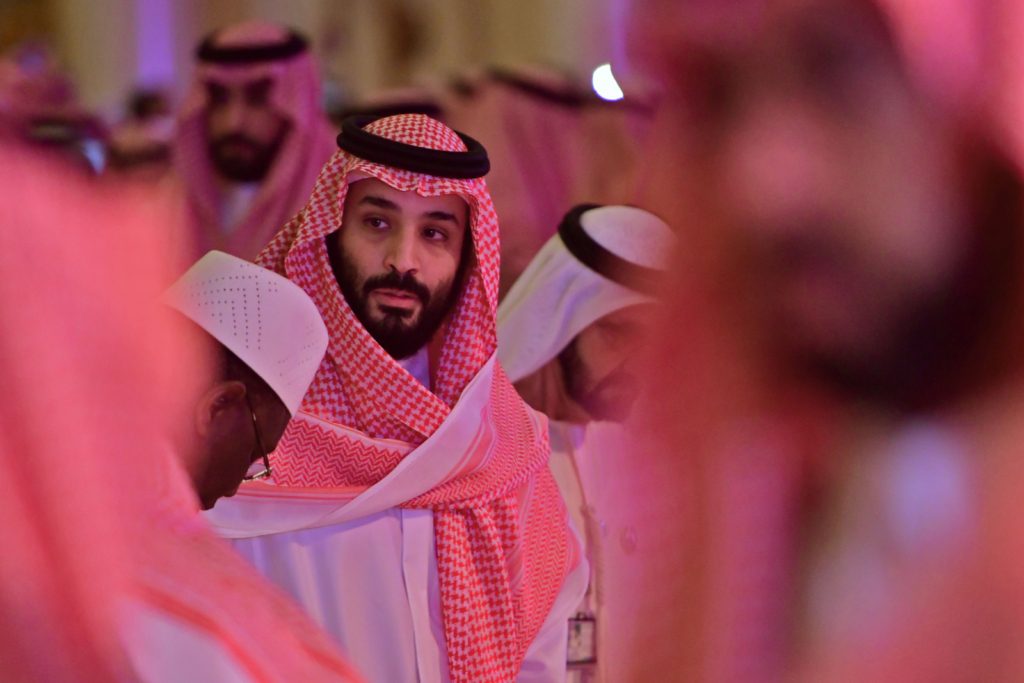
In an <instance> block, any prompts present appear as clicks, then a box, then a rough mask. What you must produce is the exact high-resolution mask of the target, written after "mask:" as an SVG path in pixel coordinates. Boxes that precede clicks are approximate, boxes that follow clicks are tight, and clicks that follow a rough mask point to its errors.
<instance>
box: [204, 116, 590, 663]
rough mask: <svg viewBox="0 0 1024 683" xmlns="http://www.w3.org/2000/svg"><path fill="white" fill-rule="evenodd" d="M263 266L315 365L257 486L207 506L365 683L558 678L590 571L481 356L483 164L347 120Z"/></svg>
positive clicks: (468, 146) (527, 418)
mask: <svg viewBox="0 0 1024 683" xmlns="http://www.w3.org/2000/svg"><path fill="white" fill-rule="evenodd" d="M338 144H339V146H340V147H341V150H340V151H338V152H337V153H336V154H335V155H334V157H333V158H332V159H331V161H329V162H328V164H327V166H326V167H325V168H324V171H323V173H321V175H320V178H319V180H318V183H317V186H316V188H315V189H314V190H313V196H312V197H311V198H310V201H309V204H308V205H307V207H306V208H305V210H304V211H303V212H302V213H301V214H300V215H299V216H297V217H296V218H295V220H293V221H292V222H290V223H289V224H288V225H287V226H286V227H285V228H284V230H282V231H281V233H279V234H278V236H277V237H276V238H275V239H274V241H273V242H272V243H271V244H270V246H269V247H268V248H267V250H266V251H265V252H264V253H263V254H262V255H261V256H260V262H261V263H262V264H264V265H266V266H268V267H270V268H272V269H274V270H275V271H277V272H279V273H282V274H284V275H285V276H286V277H288V278H289V279H290V280H292V281H293V282H295V283H296V284H298V285H299V286H300V287H302V288H303V289H304V290H305V291H306V292H307V293H308V294H309V295H310V296H311V297H312V298H313V300H314V302H315V303H316V305H317V307H318V308H319V310H320V312H321V314H322V315H323V317H324V320H325V321H326V323H327V326H328V330H329V331H330V345H329V348H328V355H327V358H325V360H324V362H323V364H322V365H321V367H320V371H319V372H318V374H317V376H316V378H315V379H314V381H313V386H312V388H311V389H310V392H309V394H308V395H307V396H306V398H305V400H304V401H303V404H302V408H301V409H300V411H299V413H298V414H297V415H296V418H295V419H294V420H293V422H292V424H291V425H290V426H289V428H288V430H287V431H286V432H285V434H284V436H283V438H282V439H281V443H280V445H279V446H278V448H277V450H276V451H275V452H274V453H273V454H272V455H271V457H270V462H271V466H272V468H273V471H274V474H273V485H270V484H267V483H260V482H255V483H252V484H245V485H243V486H242V488H241V490H240V491H239V493H238V495H236V496H235V497H233V498H231V499H228V500H224V501H222V502H221V503H220V504H219V505H218V506H217V507H216V508H214V510H212V511H211V513H209V518H210V519H211V520H212V521H213V523H214V524H215V526H216V527H217V528H218V530H219V531H220V532H221V533H222V534H223V535H225V536H227V537H230V538H235V539H238V540H236V541H235V547H236V548H237V549H238V550H239V551H240V552H242V553H243V554H244V555H245V556H247V557H248V558H250V559H251V560H252V561H253V562H254V563H255V565H256V566H257V567H259V568H260V569H261V570H262V571H263V572H264V573H265V574H266V575H267V576H269V577H270V578H272V579H273V580H274V581H275V582H277V583H278V584H279V585H281V586H283V587H284V588H285V589H286V590H288V591H289V592H290V593H291V594H292V595H294V596H295V597H296V598H297V599H298V600H299V601H300V602H301V603H302V604H303V605H304V606H305V607H306V609H308V610H309V611H310V613H311V614H313V615H314V617H315V618H316V619H317V620H318V621H319V622H320V623H322V624H323V625H324V626H325V627H326V628H327V630H328V631H329V632H330V633H332V634H333V635H334V636H335V637H336V638H337V639H338V640H339V641H340V642H341V643H342V644H343V645H344V646H345V647H346V649H347V650H348V651H349V652H350V653H351V654H352V656H353V657H355V658H356V662H357V665H358V666H359V668H360V670H361V671H362V672H363V673H364V674H365V675H366V676H367V677H368V679H369V680H371V681H377V682H380V683H385V682H390V681H416V680H418V681H449V680H450V681H457V682H460V683H462V682H464V683H470V682H472V683H481V682H487V681H513V680H519V681H531V680H537V681H554V680H561V679H564V676H565V653H566V637H565V624H566V620H567V619H568V618H569V615H570V613H571V612H572V610H573V609H574V608H575V607H576V605H577V604H578V602H579V599H580V597H581V596H582V594H583V590H584V588H585V583H586V562H585V561H582V559H581V558H580V556H579V547H578V544H577V542H576V540H575V538H574V537H573V535H572V534H571V533H570V530H569V527H568V521H567V513H566V510H565V506H564V505H563V504H562V501H561V498H560V496H559V495H558V488H557V485H556V484H555V481H554V479H553V478H552V476H551V474H550V471H549V470H548V468H547V462H548V452H549V448H548V442H547V430H546V424H545V420H544V418H543V417H542V416H540V415H539V414H537V413H535V412H534V411H532V410H531V409H530V408H529V407H528V406H527V405H526V404H525V403H523V401H522V399H520V398H519V396H518V395H517V394H516V393H515V390H514V389H513V388H512V385H511V383H510V382H509V381H508V378H507V377H506V375H505V373H504V371H503V370H502V369H501V365H500V364H499V363H498V362H497V360H496V358H495V348H496V341H497V339H496V337H497V335H496V332H495V311H496V309H497V296H498V219H497V215H496V213H495V210H494V206H493V205H492V203H491V197H490V193H489V192H488V190H487V186H486V184H485V183H484V180H483V176H484V175H485V174H486V173H487V171H488V169H489V162H488V157H487V152H486V151H485V150H484V148H483V147H482V146H481V145H480V143H478V142H476V141H475V140H473V139H472V138H470V137H468V136H464V135H461V134H459V133H456V132H455V131H453V130H452V129H450V128H448V127H447V126H445V125H444V124H442V123H440V122H438V121H436V120H434V119H431V118H429V117H427V116H424V115H421V114H403V115H398V116H390V117H386V118H383V119H377V120H368V119H361V118H359V117H356V118H353V119H348V120H346V121H345V123H344V124H343V126H342V133H341V135H340V137H339V138H338Z"/></svg>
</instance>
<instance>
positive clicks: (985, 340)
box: [797, 143, 1024, 412]
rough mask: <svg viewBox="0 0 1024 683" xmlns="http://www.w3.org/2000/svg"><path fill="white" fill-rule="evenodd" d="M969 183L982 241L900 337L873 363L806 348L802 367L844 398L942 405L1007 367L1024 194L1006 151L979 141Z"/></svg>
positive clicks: (922, 301)
mask: <svg viewBox="0 0 1024 683" xmlns="http://www.w3.org/2000/svg"><path fill="white" fill-rule="evenodd" d="M968 163H969V164H970V165H969V168H970V170H971V173H969V174H968V179H967V183H968V185H967V193H968V202H969V208H970V210H971V213H970V215H969V221H970V224H969V225H968V226H966V227H965V230H966V231H967V232H968V233H969V234H971V235H973V236H974V242H973V244H971V245H970V246H969V248H968V250H967V252H966V253H965V254H964V258H963V261H962V262H961V264H960V267H959V268H958V269H957V271H956V272H955V274H954V275H953V276H952V277H950V279H949V280H948V281H947V282H946V283H944V286H942V287H941V288H940V289H938V290H937V291H933V292H930V293H928V294H927V295H925V296H922V297H920V298H919V299H917V300H916V301H914V302H912V303H911V304H910V305H909V306H908V307H907V309H906V310H905V311H904V314H903V316H902V318H901V319H900V320H899V321H898V323H897V326H896V330H895V331H896V334H895V335H894V337H893V342H892V343H891V344H890V345H889V346H888V348H886V349H885V350H884V352H883V353H882V354H881V356H880V357H876V358H873V359H871V361H870V362H848V361H847V360H845V359H840V358H835V357H832V356H828V355H825V354H820V353H817V354H807V355H805V356H804V357H803V358H802V359H800V360H798V361H797V362H798V364H801V362H800V361H802V370H803V371H804V372H806V373H807V374H808V375H809V376H810V377H813V378H816V379H818V380H820V381H822V382H824V383H825V384H826V385H828V386H831V387H832V388H833V389H836V390H838V391H839V392H840V393H841V394H844V395H846V396H847V397H849V398H853V399H856V400H863V401H866V402H868V403H874V404H881V405H886V406H889V407H891V408H895V409H896V410H898V411H902V412H923V411H927V410H933V409H935V408H936V407H938V406H941V405H942V404H944V403H947V402H949V401H951V400H953V399H955V398H956V397H957V396H959V395H962V394H964V393H965V392H968V391H971V390H972V389H973V388H975V387H977V386H979V385H982V384H984V383H985V382H988V381H992V380H993V379H994V377H997V376H998V375H999V374H1000V373H1002V372H1004V369H1003V368H1001V367H998V364H999V363H1000V362H1001V359H998V358H997V354H996V353H993V349H992V347H993V346H997V345H998V343H999V340H1000V339H1004V338H1005V337H1006V334H1007V329H1006V328H1007V326H1008V325H1009V324H1011V321H1012V318H1013V315H1014V314H1015V313H1016V311H1017V310H1018V309H1017V306H1018V305H1019V300H1018V297H1017V292H1018V283H1019V281H1020V277H1021V269H1020V266H1019V264H1018V261H1017V258H1018V254H1019V253H1020V244H1021V239H1022V237H1024V234H1022V217H1024V201H1022V200H1024V193H1022V186H1021V182H1020V179H1019V177H1018V176H1017V172H1016V169H1015V167H1014V166H1013V165H1012V164H1011V163H1010V162H1009V161H1008V160H1007V159H1006V158H1005V157H1004V156H1003V155H1002V154H1001V153H999V152H996V151H994V150H992V149H991V148H989V147H988V146H986V145H984V144H981V143H976V144H974V145H972V146H971V147H970V155H969V156H968Z"/></svg>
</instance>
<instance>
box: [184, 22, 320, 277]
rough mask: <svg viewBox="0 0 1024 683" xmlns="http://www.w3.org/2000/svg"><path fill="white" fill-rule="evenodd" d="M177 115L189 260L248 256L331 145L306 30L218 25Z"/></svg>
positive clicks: (293, 206) (300, 195)
mask: <svg viewBox="0 0 1024 683" xmlns="http://www.w3.org/2000/svg"><path fill="white" fill-rule="evenodd" d="M196 58H197V60H198V68H197V71H196V75H195V78H194V81H193V85H192V88H191V91H190V93H189V94H188V96H187V98H186V101H185V103H184V105H183V107H182V110H181V113H180V114H179V117H178V132H177V137H176V139H175V141H174V164H175V167H176V169H177V176H178V178H179V181H180V182H181V183H182V185H183V191H184V195H185V202H186V204H187V209H188V210H187V216H186V224H187V225H188V226H189V227H190V229H189V234H188V235H187V237H186V239H185V240H184V241H185V243H184V244H180V245H177V247H176V248H177V249H179V250H180V251H181V254H182V256H181V257H182V258H183V259H184V260H185V262H187V263H191V262H193V261H194V260H195V258H196V257H198V255H200V254H204V253H206V252H207V251H209V250H210V249H219V250H221V251H225V252H228V253H230V254H232V255H235V256H239V257H241V258H245V259H249V260H252V259H253V258H255V257H256V255H257V254H258V253H259V252H260V250H261V249H262V248H263V247H264V246H266V244H267V242H269V241H270V238H271V237H273V235H274V233H276V232H277V231H278V229H280V227H281V226H282V225H284V223H285V222H287V221H288V219H290V218H291V217H292V216H293V215H295V213H296V212H297V211H298V210H299V209H301V208H302V205H303V203H304V202H305V200H306V198H307V197H308V196H309V191H310V189H312V187H313V183H314V181H315V180H316V175H317V173H318V172H319V170H320V167H321V166H323V163H324V162H325V161H326V160H327V158H328V157H329V156H330V155H331V152H332V151H333V137H334V131H333V129H332V127H331V124H330V122H329V121H328V120H327V117H326V115H325V114H324V112H323V109H322V104H321V85H320V76H319V73H318V70H317V67H316V63H315V61H314V59H313V56H312V55H311V54H310V52H309V47H308V45H307V43H306V41H305V39H304V38H302V37H301V36H299V35H298V34H296V33H294V32H291V31H289V30H287V29H285V28H283V27H281V26H277V25H274V24H268V23H265V22H258V21H250V22H245V23H242V24H238V25H236V26H232V27H229V28H225V29H222V30H220V31H217V32H215V33H213V34H212V35H210V36H209V37H207V38H206V39H205V40H204V41H203V42H202V43H201V44H200V46H199V48H198V50H197V52H196Z"/></svg>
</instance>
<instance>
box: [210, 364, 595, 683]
mask: <svg viewBox="0 0 1024 683" xmlns="http://www.w3.org/2000/svg"><path fill="white" fill-rule="evenodd" d="M414 358H415V357H414ZM410 362H413V361H410ZM414 364H415V363H414ZM410 370H411V371H412V372H413V374H414V375H418V374H420V373H419V372H417V371H416V370H415V369H414V368H413V367H410ZM421 381H422V380H421ZM474 390H476V391H481V392H486V391H488V390H489V384H480V383H477V382H472V383H471V384H470V386H469V387H467V389H466V392H465V393H464V395H463V398H464V399H466V398H467V396H468V395H469V394H470V393H471V392H472V391H474ZM484 396H486V394H482V395H481V396H480V397H479V398H473V397H469V398H468V400H469V401H470V402H472V401H483V400H486V398H484ZM446 426H447V427H451V425H448V424H447V423H446ZM442 429H444V428H442ZM424 451H425V449H423V448H422V447H421V448H418V449H416V450H414V451H412V452H411V453H410V454H409V455H407V456H406V457H405V458H404V459H403V461H402V465H400V466H399V468H396V470H395V472H393V473H392V474H391V475H389V476H388V477H387V478H385V480H383V481H382V482H380V483H378V484H376V485H374V486H373V487H371V489H370V490H369V491H367V492H366V494H362V495H361V496H360V498H358V499H357V501H356V502H357V503H358V502H365V501H368V500H370V499H372V498H374V497H376V498H380V497H382V496H388V497H391V498H394V499H396V500H408V499H409V498H412V497H414V496H413V495H412V493H413V489H414V488H416V487H417V486H419V487H420V488H421V487H422V482H418V481H415V480H414V481H411V482H410V481H404V482H403V481H401V477H402V474H403V472H407V471H409V470H410V469H412V468H414V467H417V466H418V463H417V460H421V459H422V458H423V457H425V456H429V455H430V454H429V453H426V452H424ZM420 492H422V490H419V491H415V493H417V494H418V493H420ZM233 504H235V501H232V500H231V499H227V500H224V501H222V502H221V503H219V504H218V505H217V508H216V509H215V510H214V511H213V513H212V514H211V519H213V520H214V523H215V525H216V523H217V522H216V520H217V518H218V516H219V512H221V511H224V512H227V513H228V515H229V516H232V517H234V518H235V519H236V520H237V519H238V516H239V515H238V513H237V512H236V513H232V512H231V511H230V510H229V509H228V508H230V507H231V506H232V505H233ZM242 514H245V513H242ZM269 514H271V513H269V512H268V515H269ZM232 523H233V522H232ZM228 526H231V524H228ZM270 526H271V527H272V526H273V522H270ZM229 535H230V534H229ZM434 538H435V537H434V513H433V511H431V510H429V509H406V508H399V507H387V508H386V509H383V510H377V511H374V512H371V513H369V514H361V515H358V516H356V517H354V518H351V519H346V520H345V521H341V522H338V523H332V524H329V525H327V526H318V527H316V528H301V529H296V530H292V529H289V530H284V531H281V532H273V531H270V532H269V533H264V534H261V535H252V536H249V537H245V538H238V537H235V538H232V539H231V542H232V544H233V545H234V547H235V549H236V550H237V551H238V552H239V553H240V554H241V555H242V556H244V557H245V558H247V559H248V560H249V561H250V562H252V564H253V565H255V566H256V568H257V569H259V570H260V572H262V573H263V574H264V575H265V576H266V577H267V578H269V579H270V580H271V581H273V582H274V583H275V584H277V585H278V586H280V587H281V588H282V589H283V590H285V591H286V592H288V593H289V594H290V595H292V596H293V597H294V598H295V600H296V601H297V602H298V603H299V604H300V605H302V607H303V608H304V609H305V610H306V611H307V612H308V613H309V615H310V616H311V617H312V618H313V619H314V621H316V622H317V623H319V624H320V625H321V626H323V628H324V629H325V630H326V631H327V632H328V633H329V634H331V635H332V636H333V637H334V638H335V639H336V640H337V642H338V643H339V644H340V645H341V646H342V648H343V651H344V653H345V654H346V656H347V658H348V660H349V661H350V662H351V663H352V664H353V665H354V667H355V668H356V669H357V670H358V671H359V672H360V673H361V674H362V675H363V676H365V677H366V680H367V681H369V682H370V683H396V682H401V683H405V682H406V681H409V682H414V681H419V682H420V683H443V682H446V681H448V680H449V674H448V656H447V650H446V647H445V637H444V626H443V622H442V612H441V597H440V586H439V583H438V575H437V555H436V552H435V544H434ZM588 574H589V568H588V567H587V565H586V562H580V563H579V565H577V567H576V568H575V569H574V570H573V572H572V573H571V574H570V575H569V576H568V577H566V580H565V582H564V583H563V585H562V587H561V590H560V592H559V594H558V597H557V598H556V600H555V603H554V605H553V606H552V608H551V610H550V612H549V613H548V616H547V618H546V620H545V622H544V624H543V626H542V627H541V629H540V631H539V633H538V634H537V636H536V638H535V639H534V641H533V643H531V645H530V647H529V648H528V650H527V653H526V657H525V659H524V662H523V665H522V668H521V670H520V672H519V675H518V677H517V679H516V680H517V681H520V682H522V683H540V682H545V683H554V682H556V681H557V682H559V683H562V682H563V681H565V675H566V674H565V661H566V647H567V632H566V624H567V621H568V619H569V617H570V616H571V615H572V614H573V613H574V612H575V609H576V606H577V605H578V604H579V601H580V599H581V598H582V597H583V593H584V591H585V590H586V584H587V576H588Z"/></svg>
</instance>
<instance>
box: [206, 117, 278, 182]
mask: <svg viewBox="0 0 1024 683" xmlns="http://www.w3.org/2000/svg"><path fill="white" fill-rule="evenodd" d="M287 134H288V127H287V126H282V128H281V132H280V133H278V135H277V137H275V138H274V140H273V141H272V142H271V143H270V144H267V145H264V144H261V143H259V142H256V141H255V140H253V139H252V138H250V137H248V136H247V135H245V134H244V133H228V134H227V135H222V136H220V137H219V138H217V139H216V140H211V141H210V143H209V145H208V147H207V150H208V152H209V155H210V160H211V161H212V162H213V167H214V168H215V169H216V170H217V174H218V175H220V176H221V177H223V178H226V179H227V180H231V181H234V182H236V183H258V182H262V181H263V179H264V178H266V177H267V174H269V173H270V168H271V167H272V166H273V165H274V161H275V160H276V159H277V155H278V152H280V150H281V145H282V143H283V142H284V138H285V136H286V135H287ZM229 145H245V146H246V147H248V148H249V149H250V150H252V151H253V153H254V154H253V157H252V158H251V159H250V160H249V161H243V160H242V159H240V158H238V157H235V156H233V155H230V154H226V153H225V151H224V150H225V148H226V147H228V146H229Z"/></svg>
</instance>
